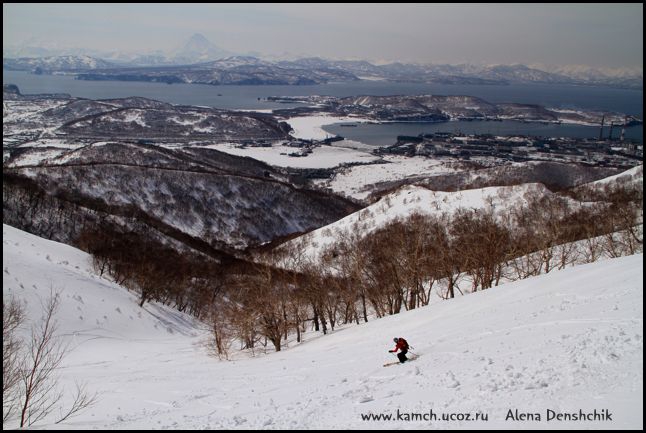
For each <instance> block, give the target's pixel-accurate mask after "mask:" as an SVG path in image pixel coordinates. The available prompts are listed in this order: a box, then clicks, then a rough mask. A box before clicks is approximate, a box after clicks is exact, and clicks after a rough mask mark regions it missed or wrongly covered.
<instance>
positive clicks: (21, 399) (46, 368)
mask: <svg viewBox="0 0 646 433" xmlns="http://www.w3.org/2000/svg"><path fill="white" fill-rule="evenodd" d="M58 305H59V295H58V294H51V296H50V297H49V298H48V300H47V301H46V302H45V303H44V304H43V316H42V318H41V319H40V320H39V321H38V322H36V323H34V324H33V325H32V327H31V335H30V338H28V339H21V338H20V337H19V335H18V334H19V330H20V328H21V327H22V326H23V325H24V323H25V319H26V317H25V313H24V308H23V306H22V305H21V304H20V303H18V301H16V300H15V299H14V298H10V299H9V300H7V301H5V300H4V299H3V301H2V341H3V344H2V350H3V353H2V355H3V356H2V409H3V413H2V415H3V418H2V421H3V427H4V426H5V425H10V424H11V423H12V422H14V420H16V422H17V424H18V425H19V426H20V427H21V428H22V427H29V426H31V425H33V424H34V423H36V422H38V421H41V420H43V419H45V418H47V417H48V416H49V415H50V414H52V413H53V412H55V411H58V415H57V416H56V418H55V419H54V421H53V422H54V423H55V424H58V423H60V422H63V421H65V420H66V419H68V418H70V417H72V416H74V415H76V414H78V413H80V412H81V411H83V410H85V409H87V408H88V407H90V406H92V405H93V404H94V402H95V401H96V398H97V395H96V394H94V395H92V394H89V393H88V392H87V391H86V389H85V386H84V385H80V384H78V383H77V385H76V391H75V393H74V394H73V395H72V403H71V405H70V406H69V407H67V408H64V407H63V406H62V404H61V400H62V398H63V396H65V395H67V394H66V393H65V391H64V390H61V388H60V386H59V380H58V376H57V374H58V373H57V370H58V369H59V367H60V365H61V363H62V361H63V358H64V357H65V355H66V354H67V353H68V351H69V349H68V347H67V346H66V345H65V344H64V343H63V342H62V341H61V340H59V339H58V337H57V336H56V331H57V324H56V320H55V315H56V312H57V310H58Z"/></svg>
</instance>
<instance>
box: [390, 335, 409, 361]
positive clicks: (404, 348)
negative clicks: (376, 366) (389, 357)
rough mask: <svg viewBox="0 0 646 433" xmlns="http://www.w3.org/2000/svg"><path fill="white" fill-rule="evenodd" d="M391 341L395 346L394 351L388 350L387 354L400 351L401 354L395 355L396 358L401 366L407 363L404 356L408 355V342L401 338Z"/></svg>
mask: <svg viewBox="0 0 646 433" xmlns="http://www.w3.org/2000/svg"><path fill="white" fill-rule="evenodd" d="M393 341H394V342H395V343H396V344H397V345H396V346H395V349H393V350H389V351H388V352H390V353H397V351H398V350H401V352H399V353H397V358H399V362H401V363H402V364H403V363H404V362H406V361H408V358H406V354H407V353H408V342H407V341H406V340H404V339H403V338H401V337H400V338H397V337H395V338H393Z"/></svg>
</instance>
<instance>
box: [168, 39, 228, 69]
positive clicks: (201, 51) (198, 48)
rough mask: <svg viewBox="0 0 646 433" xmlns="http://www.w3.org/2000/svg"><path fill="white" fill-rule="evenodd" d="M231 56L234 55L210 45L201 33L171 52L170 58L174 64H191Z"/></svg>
mask: <svg viewBox="0 0 646 433" xmlns="http://www.w3.org/2000/svg"><path fill="white" fill-rule="evenodd" d="M232 55H234V53H232V52H231V51H228V50H225V49H223V48H220V47H218V46H217V45H215V44H213V43H211V42H210V41H209V40H208V39H207V38H206V37H205V36H204V35H202V34H201V33H195V34H194V35H193V36H191V37H190V38H189V39H188V41H186V43H185V44H184V45H183V46H181V47H180V48H178V49H177V50H175V51H174V52H172V53H171V55H170V57H171V58H172V60H173V62H174V63H175V64H191V63H201V62H208V61H211V60H217V59H221V58H224V57H229V56H232Z"/></svg>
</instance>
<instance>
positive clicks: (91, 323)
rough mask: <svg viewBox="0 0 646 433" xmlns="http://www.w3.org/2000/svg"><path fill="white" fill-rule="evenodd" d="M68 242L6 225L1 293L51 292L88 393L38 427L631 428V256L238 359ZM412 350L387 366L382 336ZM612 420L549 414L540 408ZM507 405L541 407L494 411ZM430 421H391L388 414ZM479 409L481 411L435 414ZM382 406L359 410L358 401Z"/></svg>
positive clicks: (634, 272)
mask: <svg viewBox="0 0 646 433" xmlns="http://www.w3.org/2000/svg"><path fill="white" fill-rule="evenodd" d="M88 260H89V257H88V256H87V255H86V254H84V253H82V252H80V251H78V250H75V249H74V248H71V247H68V246H65V245H62V244H57V243H55V242H51V241H46V240H43V239H40V238H37V237H35V236H32V235H29V234H27V233H24V232H21V231H19V230H16V229H14V228H12V227H9V226H6V225H4V226H3V298H4V299H5V300H6V299H7V297H8V296H11V295H14V296H16V297H17V298H18V299H20V300H22V301H23V302H26V303H27V311H28V317H29V318H37V317H39V316H40V304H39V299H44V298H46V297H47V296H48V294H49V292H50V287H52V288H54V289H55V290H58V291H60V293H61V297H62V303H61V310H60V313H59V314H58V317H57V318H58V321H59V323H60V330H61V333H62V337H63V338H64V339H66V340H67V341H70V342H72V343H73V351H72V352H71V353H70V354H69V356H68V357H67V358H66V360H65V362H64V368H63V369H62V370H61V371H60V373H61V377H62V383H63V384H64V385H66V386H68V387H73V382H74V380H80V381H86V382H87V383H88V385H89V389H90V390H91V391H97V392H99V401H98V403H97V404H96V405H95V406H93V407H92V408H90V409H88V410H87V411H86V412H84V413H82V414H81V415H79V416H78V417H76V418H74V419H72V420H69V421H67V422H65V423H64V424H60V425H54V424H52V420H51V419H50V420H45V421H43V423H41V424H39V425H40V426H41V427H45V428H54V427H57V428H61V427H63V428H70V429H85V428H120V429H129V428H183V429H193V428H209V429H220V428H320V429H324V428H356V429H360V428H361V429H372V428H380V429H387V428H429V427H431V428H474V427H479V428H506V429H509V428H541V427H542V428H546V427H547V428H590V427H596V428H612V429H619V428H642V425H643V411H642V404H643V256H642V255H636V256H629V257H623V258H619V259H613V260H607V261H602V262H597V263H594V264H590V265H584V266H579V267H574V268H569V269H567V270H564V271H554V272H551V273H549V274H547V275H543V276H541V277H537V278H532V279H526V280H522V281H519V282H516V283H510V284H506V285H503V286H499V287H496V288H493V289H489V290H486V291H483V292H478V293H475V294H471V295H467V296H464V297H461V298H456V299H453V300H451V301H441V300H439V299H434V300H432V301H431V305H430V306H429V307H425V308H420V309H417V310H413V311H410V312H406V313H402V314H399V315H395V316H389V317H387V318H384V319H379V320H373V321H371V322H369V323H367V324H362V325H359V326H357V325H352V326H349V327H346V328H344V329H338V330H337V331H335V332H333V333H332V334H331V335H328V336H322V337H321V336H318V335H314V334H313V333H312V334H310V333H309V332H308V333H306V336H308V338H306V342H305V343H303V344H300V345H297V346H292V347H290V348H288V349H287V350H285V351H283V352H279V353H272V354H269V355H261V356H259V357H257V358H253V359H248V358H246V357H244V356H237V357H234V359H237V360H235V361H230V362H226V361H223V362H221V361H218V360H216V359H214V358H211V357H209V356H207V353H206V350H205V349H204V347H202V346H200V345H199V344H197V343H199V342H200V341H202V340H203V338H204V337H205V334H204V331H202V330H200V326H199V324H198V323H197V322H195V321H193V320H191V319H190V318H189V317H187V316H184V315H182V314H179V313H176V312H174V311H173V310H172V309H169V308H166V307H162V306H157V305H154V304H149V305H146V306H145V307H144V308H139V307H138V306H137V304H136V301H135V298H134V297H133V296H132V295H131V294H130V293H128V292H127V291H125V290H124V289H123V288H121V287H119V286H116V285H115V284H112V283H110V282H108V281H106V280H104V279H101V278H99V277H97V276H96V275H94V274H93V273H92V271H91V270H90V269H89V267H90V266H89V261H88ZM395 336H404V337H405V338H406V339H407V340H408V341H409V342H410V344H411V345H413V346H414V349H413V352H415V353H417V354H419V355H421V356H420V358H419V359H417V360H415V361H413V362H411V363H409V364H404V365H395V366H392V367H387V368H384V367H382V364H383V363H384V362H387V361H391V360H393V359H394V358H393V356H392V355H390V354H388V353H387V350H389V349H392V346H394V344H393V343H392V338H393V337H395ZM548 409H549V410H553V411H556V412H558V413H560V412H568V413H578V411H579V410H583V411H584V412H586V413H587V412H592V411H593V410H595V409H596V410H597V411H598V412H599V413H600V412H601V411H602V410H603V409H606V410H608V411H609V412H610V414H611V416H612V421H598V422H596V423H589V422H581V421H569V422H565V421H562V422H559V421H556V420H552V421H549V422H547V421H546V414H547V412H546V411H547V410H548ZM509 410H512V411H514V410H518V411H519V412H522V413H532V414H534V413H538V414H540V416H541V421H540V422H539V421H511V420H506V417H507V415H508V411H509ZM429 411H433V413H434V414H436V416H437V417H438V418H437V420H435V421H405V420H401V419H400V420H396V416H397V413H398V412H399V413H400V416H401V414H404V416H403V419H405V418H406V417H410V416H411V415H410V414H411V413H419V414H428V413H429ZM458 413H460V414H465V413H469V414H471V416H472V417H473V416H475V414H476V413H481V414H486V415H488V421H487V422H483V421H475V422H473V421H471V422H470V421H443V420H442V415H444V414H458ZM368 414H374V415H379V414H383V415H392V416H393V417H394V418H393V420H390V421H386V420H383V419H382V420H380V421H374V420H373V421H366V420H363V417H362V415H364V416H368Z"/></svg>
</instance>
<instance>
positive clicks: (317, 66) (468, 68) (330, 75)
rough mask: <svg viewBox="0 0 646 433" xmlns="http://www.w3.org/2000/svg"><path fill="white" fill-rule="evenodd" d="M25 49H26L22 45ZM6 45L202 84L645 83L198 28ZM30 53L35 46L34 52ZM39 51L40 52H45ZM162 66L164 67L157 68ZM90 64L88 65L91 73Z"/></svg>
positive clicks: (113, 74) (48, 60) (91, 76)
mask: <svg viewBox="0 0 646 433" xmlns="http://www.w3.org/2000/svg"><path fill="white" fill-rule="evenodd" d="M24 51H28V50H24ZM16 52H17V50H5V52H4V58H3V68H4V69H7V70H24V71H31V72H35V73H57V72H63V73H66V72H67V73H80V72H84V73H83V74H80V75H78V78H80V79H88V80H124V81H162V82H167V83H200V84H216V85H217V84H321V83H327V82H330V81H352V80H359V79H362V80H386V81H398V82H415V83H442V84H481V85H486V84H498V85H499V84H509V83H548V84H576V85H595V86H612V87H622V88H631V89H642V88H643V73H642V72H641V71H635V70H622V69H616V70H610V71H609V70H600V69H596V68H590V67H586V66H578V65H577V66H563V67H557V68H550V71H546V70H543V69H538V68H536V67H531V66H527V65H519V64H516V65H487V66H480V65H471V64H460V65H447V64H445V65H433V64H430V65H429V64H427V65H424V64H404V63H398V62H395V63H390V64H386V65H374V64H372V63H370V62H367V61H362V60H328V59H322V58H319V57H310V58H301V59H297V60H289V61H288V60H282V61H268V60H261V59H259V58H258V57H253V56H241V55H236V53H233V52H231V51H228V50H225V49H223V48H220V47H218V46H217V45H215V44H213V43H211V42H210V41H209V40H208V39H207V38H206V37H204V36H203V35H201V34H199V33H198V34H194V35H193V36H191V37H190V38H189V39H188V40H187V41H186V43H184V44H183V45H181V46H179V47H178V48H176V49H174V50H171V51H168V52H166V53H163V52H160V51H158V52H153V53H149V54H141V55H124V54H123V53H116V52H112V53H103V54H104V55H100V56H88V55H81V56H71V55H66V56H46V57H43V56H42V55H38V56H34V57H18V58H13V56H12V55H11V54H15V53H16ZM29 52H33V50H32V51H29ZM40 52H41V53H42V52H43V51H40ZM160 67H163V68H160ZM88 71H91V72H88Z"/></svg>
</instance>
